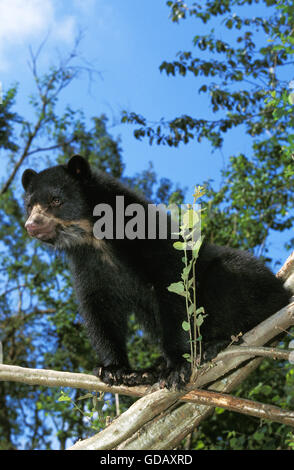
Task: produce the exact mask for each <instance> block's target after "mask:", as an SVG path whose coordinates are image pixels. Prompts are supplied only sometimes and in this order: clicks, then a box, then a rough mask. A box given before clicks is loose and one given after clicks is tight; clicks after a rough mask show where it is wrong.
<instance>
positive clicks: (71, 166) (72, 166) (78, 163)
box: [67, 155, 91, 179]
mask: <svg viewBox="0 0 294 470" xmlns="http://www.w3.org/2000/svg"><path fill="white" fill-rule="evenodd" d="M67 169H68V171H69V172H70V173H71V174H72V175H73V176H74V177H75V178H77V179H85V178H87V177H88V176H90V174H91V168H90V165H89V163H88V162H87V160H86V159H85V158H84V157H81V155H74V156H73V157H72V158H71V159H70V160H69V162H68V164H67Z"/></svg>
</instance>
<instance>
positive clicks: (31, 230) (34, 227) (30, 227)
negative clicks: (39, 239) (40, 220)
mask: <svg viewBox="0 0 294 470" xmlns="http://www.w3.org/2000/svg"><path fill="white" fill-rule="evenodd" d="M25 229H26V230H27V232H28V234H29V235H34V234H35V233H36V232H37V231H38V229H40V227H39V225H38V224H36V223H35V222H32V221H30V220H27V221H26V223H25Z"/></svg>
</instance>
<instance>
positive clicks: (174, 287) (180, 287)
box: [167, 281, 185, 296]
mask: <svg viewBox="0 0 294 470" xmlns="http://www.w3.org/2000/svg"><path fill="white" fill-rule="evenodd" d="M167 290H168V291H169V292H174V293H175V294H178V295H183V296H185V287H184V284H183V282H182V281H180V282H174V283H173V284H171V285H170V286H168V288H167Z"/></svg>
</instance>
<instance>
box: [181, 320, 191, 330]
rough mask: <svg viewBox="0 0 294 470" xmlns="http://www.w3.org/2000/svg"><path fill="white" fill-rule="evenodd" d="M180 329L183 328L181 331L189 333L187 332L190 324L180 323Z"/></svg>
mask: <svg viewBox="0 0 294 470" xmlns="http://www.w3.org/2000/svg"><path fill="white" fill-rule="evenodd" d="M182 328H183V330H185V331H189V330H190V323H189V322H187V321H183V323H182Z"/></svg>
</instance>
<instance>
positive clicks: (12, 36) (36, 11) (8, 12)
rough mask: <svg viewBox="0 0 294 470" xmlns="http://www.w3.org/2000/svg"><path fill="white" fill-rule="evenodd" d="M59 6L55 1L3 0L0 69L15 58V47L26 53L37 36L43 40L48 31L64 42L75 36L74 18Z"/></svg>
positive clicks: (68, 41) (0, 15) (0, 6)
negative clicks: (58, 9) (58, 10)
mask: <svg viewBox="0 0 294 470" xmlns="http://www.w3.org/2000/svg"><path fill="white" fill-rule="evenodd" d="M57 5H58V3H56V1H55V0H0V70H1V69H5V68H7V67H8V66H9V64H10V62H11V60H12V57H14V58H15V56H14V55H12V54H11V52H12V50H13V52H14V53H16V55H18V54H17V51H19V52H22V56H23V55H26V51H25V50H24V48H26V46H28V45H29V44H31V43H32V42H33V41H34V40H35V39H38V41H39V43H41V42H42V40H43V39H44V37H45V36H46V34H47V33H48V32H50V36H53V37H54V38H55V39H57V40H59V41H62V42H66V43H70V42H71V41H72V40H73V39H74V35H75V30H76V22H75V18H74V17H73V16H72V15H70V14H68V15H63V16H61V15H60V14H58V12H57ZM20 46H21V47H20Z"/></svg>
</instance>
